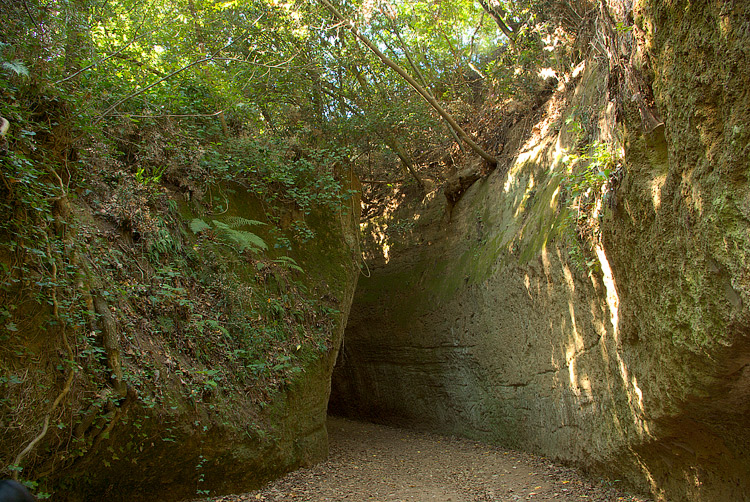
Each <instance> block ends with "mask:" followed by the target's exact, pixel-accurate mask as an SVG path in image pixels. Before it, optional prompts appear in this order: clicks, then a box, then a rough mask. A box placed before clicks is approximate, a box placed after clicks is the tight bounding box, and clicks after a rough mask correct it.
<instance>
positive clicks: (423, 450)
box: [202, 418, 647, 502]
mask: <svg viewBox="0 0 750 502" xmlns="http://www.w3.org/2000/svg"><path fill="white" fill-rule="evenodd" d="M328 431H329V435H330V457H329V459H328V461H326V462H324V463H321V464H318V465H316V466H314V467H311V468H309V469H301V470H298V471H295V472H292V473H290V474H288V475H287V476H285V477H284V478H281V479H279V480H277V481H275V482H274V483H271V484H269V485H267V486H266V487H265V488H263V489H262V490H258V491H254V492H250V493H244V494H238V495H227V496H223V497H218V498H212V499H204V500H203V501H202V502H209V501H210V502H238V501H255V500H261V501H267V502H272V501H304V502H318V501H355V502H359V501H381V502H386V501H387V502H396V501H440V502H447V501H451V502H473V501H476V502H485V501H503V502H505V501H516V500H533V501H557V502H572V501H577V502H580V501H587V502H592V501H598V502H605V501H606V502H610V501H611V502H614V501H623V502H647V500H646V499H643V498H639V497H635V496H632V495H628V494H625V493H623V492H622V491H620V490H618V489H617V487H616V485H617V483H616V482H615V483H611V484H605V483H599V484H595V483H593V482H591V481H590V480H586V479H585V478H584V477H582V476H581V474H580V473H578V472H577V471H576V470H574V469H571V468H568V467H564V466H561V465H558V464H555V463H553V462H551V461H549V460H547V459H544V458H542V457H536V456H532V455H529V454H525V453H519V452H515V451H510V450H504V449H502V448H498V447H494V446H488V445H486V444H483V443H479V442H476V441H471V440H467V439H457V438H451V437H442V436H438V435H434V434H428V433H423V432H414V431H407V430H402V429H394V428H390V427H384V426H380V425H373V424H367V423H361V422H353V421H350V420H345V419H341V418H331V419H330V420H329V422H328ZM613 485H615V486H613Z"/></svg>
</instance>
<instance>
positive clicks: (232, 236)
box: [190, 216, 268, 253]
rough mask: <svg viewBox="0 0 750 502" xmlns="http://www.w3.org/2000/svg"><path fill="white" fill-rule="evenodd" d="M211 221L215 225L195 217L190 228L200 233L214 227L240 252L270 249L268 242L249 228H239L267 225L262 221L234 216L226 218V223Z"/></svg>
mask: <svg viewBox="0 0 750 502" xmlns="http://www.w3.org/2000/svg"><path fill="white" fill-rule="evenodd" d="M211 223H212V225H213V226H211V225H209V224H208V223H206V222H205V221H203V220H202V219H200V218H194V219H193V220H192V221H191V222H190V230H192V231H193V233H195V234H200V233H201V232H205V231H207V230H210V229H213V230H214V231H215V232H216V234H217V235H218V236H220V237H222V238H223V239H224V240H225V241H228V242H229V243H230V244H231V245H232V247H233V248H234V250H235V251H237V252H238V253H243V252H245V251H249V252H251V253H259V252H261V251H265V250H267V249H268V245H267V244H266V242H265V241H264V240H263V239H262V238H261V237H259V236H258V235H256V234H254V233H252V232H248V231H247V230H239V228H241V227H244V226H253V225H265V223H263V222H262V221H257V220H249V219H247V218H242V217H240V216H232V217H229V218H227V219H226V223H224V222H221V221H217V220H211Z"/></svg>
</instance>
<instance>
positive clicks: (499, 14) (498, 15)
mask: <svg viewBox="0 0 750 502" xmlns="http://www.w3.org/2000/svg"><path fill="white" fill-rule="evenodd" d="M479 4H480V5H481V6H482V8H483V9H484V10H485V12H487V14H489V15H490V16H491V17H492V19H494V20H495V23H497V25H498V26H499V27H500V31H502V32H503V34H504V35H505V36H506V37H508V40H510V41H511V43H513V42H515V41H516V34H515V33H513V30H511V29H510V27H509V26H508V25H507V24H506V23H505V20H504V19H503V16H504V15H505V11H504V10H503V8H502V7H500V6H499V5H492V6H490V4H489V3H487V0H479Z"/></svg>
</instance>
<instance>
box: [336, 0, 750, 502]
mask: <svg viewBox="0 0 750 502" xmlns="http://www.w3.org/2000/svg"><path fill="white" fill-rule="evenodd" d="M653 4H654V5H653V7H652V5H650V4H647V3H644V4H643V5H640V6H636V8H635V10H634V11H633V13H632V14H633V16H634V18H635V23H636V24H637V25H638V26H639V28H638V29H637V30H634V32H635V35H637V37H638V38H636V42H635V43H636V44H638V41H640V45H639V46H638V47H637V49H635V51H634V53H635V56H634V57H636V58H638V61H636V62H637V63H638V62H640V63H638V64H644V65H645V63H643V61H649V60H650V65H651V69H652V70H649V69H648V66H647V65H646V66H642V67H641V70H642V79H641V80H640V82H641V83H643V82H646V83H647V84H648V83H650V82H651V81H653V93H654V97H655V106H652V107H651V108H650V109H651V110H656V112H655V113H656V116H657V117H658V118H661V119H663V121H664V125H663V126H660V127H656V128H655V129H652V127H649V129H652V130H650V131H649V132H646V131H645V130H644V126H643V124H647V121H644V117H643V115H642V113H641V110H639V108H638V106H637V105H638V98H636V99H626V100H623V99H621V98H622V95H620V101H616V98H615V97H614V96H615V95H614V94H610V93H609V92H608V86H609V85H611V79H612V78H613V77H612V76H611V75H612V74H611V73H610V72H609V69H608V68H606V67H603V66H597V65H595V64H593V63H589V64H588V66H587V68H586V70H585V71H584V72H583V76H582V77H581V79H580V81H578V84H577V87H576V90H575V94H574V95H573V96H569V97H567V98H566V99H567V101H566V103H565V104H564V105H563V104H562V102H561V101H559V100H561V99H563V98H562V96H561V93H558V94H557V95H556V96H555V98H553V100H552V101H551V102H550V103H548V105H547V108H545V109H544V114H537V115H535V117H534V119H535V121H536V123H537V125H536V126H529V127H526V128H524V129H523V131H521V130H519V129H518V128H516V129H515V130H514V131H512V132H511V134H510V135H509V138H507V140H508V141H507V142H506V151H508V150H509V149H510V148H512V149H513V154H512V158H508V159H506V162H505V164H504V165H503V162H501V166H500V168H499V169H498V170H497V171H495V172H493V173H492V174H491V175H490V176H489V177H488V178H487V179H485V180H482V181H480V182H478V183H476V184H475V185H474V186H472V187H471V188H470V189H469V190H468V191H467V192H466V194H465V195H464V197H463V198H462V199H461V200H460V201H459V202H458V204H457V205H456V206H455V207H454V208H453V210H452V211H449V210H448V209H447V207H446V204H445V200H444V199H443V197H442V195H441V194H439V193H438V194H434V195H433V196H431V197H428V198H426V199H425V200H424V201H416V200H412V201H411V202H409V201H407V202H406V203H404V204H402V206H401V208H399V209H398V210H397V211H396V212H395V213H394V214H393V215H391V216H390V218H382V219H380V220H377V221H372V222H370V223H369V224H368V225H367V227H366V232H367V235H369V236H370V242H369V246H370V261H369V266H370V270H371V277H369V278H364V277H363V278H361V279H360V282H359V287H358V290H357V292H356V294H355V300H354V305H353V308H352V312H351V315H350V317H349V321H348V327H347V331H346V336H345V345H344V349H343V351H342V353H341V355H340V358H339V365H338V368H337V370H336V371H335V373H334V380H333V395H332V401H331V405H330V408H331V410H332V411H333V412H335V413H341V414H346V415H350V416H357V417H363V418H368V419H372V420H376V421H381V422H388V423H394V424H401V425H403V424H407V425H411V426H414V427H420V428H429V429H433V430H438V431H443V432H446V433H459V434H464V435H467V436H471V437H476V438H481V439H483V440H487V441H492V442H496V443H500V444H503V445H506V446H510V447H515V448H519V449H523V450H531V451H536V452H540V453H543V454H545V455H548V456H550V457H553V458H557V459H561V460H566V461H573V462H576V463H577V464H579V465H581V466H583V467H585V468H587V469H589V470H591V471H592V472H593V473H595V474H605V475H608V476H610V478H611V479H613V480H615V479H617V480H621V481H619V483H622V485H624V486H625V485H626V486H628V487H629V488H631V489H637V490H641V491H643V492H651V493H653V494H654V495H655V496H656V497H657V498H659V499H662V500H670V501H678V500H696V501H717V500H727V501H734V500H748V499H747V495H746V494H747V493H750V458H748V455H749V453H748V452H750V427H748V425H750V419H749V418H748V417H750V344H749V343H748V342H749V341H750V337H749V336H748V334H750V315H749V313H748V309H747V305H748V302H750V272H748V270H750V269H748V266H747V263H748V257H749V256H748V255H749V251H750V221H749V219H750V195H749V194H750V190H749V188H750V187H748V175H749V174H750V168H749V166H748V158H750V146H748V145H749V144H750V125H749V124H748V115H747V113H748V110H750V100H749V99H748V97H749V95H748V89H750V76H749V75H748V65H747V64H746V61H747V60H748V54H747V52H748V49H747V48H748V47H750V28H749V27H748V22H747V19H750V13H749V12H748V7H747V5H746V4H745V3H742V2H735V3H734V4H731V5H730V4H728V3H726V2H719V1H714V2H704V3H702V4H701V5H700V6H697V5H696V4H695V3H688V2H673V3H672V4H671V5H669V6H667V5H662V4H663V2H653ZM704 4H705V5H704ZM613 11H614V14H615V15H616V14H617V9H613ZM625 14H627V12H626V13H625ZM638 30H640V31H638ZM624 85H625V84H624V83H623V86H624ZM610 89H611V87H610ZM623 89H625V90H624V91H622V92H623V93H625V92H627V88H626V87H623ZM625 97H627V94H625ZM573 113H576V114H577V115H576V116H578V117H580V116H586V117H588V120H589V124H590V125H593V126H595V129H596V130H597V131H599V134H600V138H601V139H603V140H612V137H608V134H617V135H618V136H619V144H620V145H621V146H622V149H623V152H624V157H623V160H622V164H623V169H622V176H621V177H619V178H618V180H617V181H616V182H613V185H612V189H611V190H610V191H609V194H608V195H607V196H606V198H605V202H604V204H603V206H602V209H601V212H600V216H598V220H599V224H600V226H601V238H600V240H599V243H598V244H596V245H595V246H594V247H593V249H592V250H591V251H590V252H588V253H587V254H585V255H584V256H583V259H581V258H580V257H579V258H573V257H572V256H571V251H573V254H575V247H574V246H571V240H570V235H571V233H570V232H571V229H570V226H569V225H570V223H569V222H570V220H569V219H568V218H567V216H568V214H567V213H566V211H565V210H564V209H563V208H564V206H565V205H566V201H565V200H562V195H561V194H562V193H563V191H562V190H561V189H560V181H561V179H562V176H561V173H562V170H563V169H564V168H565V165H564V162H563V159H564V155H565V153H566V152H567V151H568V150H569V149H570V148H571V147H572V145H573V143H574V138H573V137H572V133H571V132H570V131H569V129H568V128H567V127H566V126H565V119H566V118H567V117H569V116H571V115H572V114H573ZM584 114H586V115H584ZM616 118H617V120H615V119H616ZM534 123H535V122H533V121H532V122H531V124H534ZM615 123H617V125H616V126H615V125H614V124H615ZM650 125H651V126H652V125H653V124H650ZM566 222H567V223H566ZM566 224H567V225H568V227H567V229H566ZM586 262H588V263H586Z"/></svg>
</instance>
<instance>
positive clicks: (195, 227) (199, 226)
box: [190, 218, 211, 234]
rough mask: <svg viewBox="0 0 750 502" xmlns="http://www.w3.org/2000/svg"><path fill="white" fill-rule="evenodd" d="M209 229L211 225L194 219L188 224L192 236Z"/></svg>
mask: <svg viewBox="0 0 750 502" xmlns="http://www.w3.org/2000/svg"><path fill="white" fill-rule="evenodd" d="M210 228H211V225H209V224H208V223H206V222H205V221H203V220H201V219H200V218H194V219H193V220H192V221H191V222H190V230H192V231H193V233H194V234H199V233H201V232H203V231H205V230H208V229H210Z"/></svg>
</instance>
